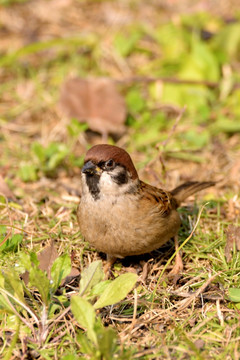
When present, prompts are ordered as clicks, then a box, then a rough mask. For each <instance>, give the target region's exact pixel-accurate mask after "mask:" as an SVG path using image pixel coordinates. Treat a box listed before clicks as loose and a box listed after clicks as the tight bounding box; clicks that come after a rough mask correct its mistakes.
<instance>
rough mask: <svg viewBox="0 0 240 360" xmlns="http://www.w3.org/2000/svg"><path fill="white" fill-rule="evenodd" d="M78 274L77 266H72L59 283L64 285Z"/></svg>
mask: <svg viewBox="0 0 240 360" xmlns="http://www.w3.org/2000/svg"><path fill="white" fill-rule="evenodd" d="M79 275H80V271H79V270H78V269H77V268H75V267H72V269H71V272H70V274H69V275H68V276H67V277H65V279H63V280H62V283H61V285H62V286H66V285H67V284H69V283H71V282H72V281H73V280H74V279H75V278H76V277H78V276H79Z"/></svg>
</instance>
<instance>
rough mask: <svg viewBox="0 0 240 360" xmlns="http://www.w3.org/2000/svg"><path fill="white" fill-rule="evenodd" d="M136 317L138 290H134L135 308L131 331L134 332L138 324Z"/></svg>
mask: <svg viewBox="0 0 240 360" xmlns="http://www.w3.org/2000/svg"><path fill="white" fill-rule="evenodd" d="M136 316H137V290H136V289H134V307H133V318H132V324H131V330H133V328H134V326H135V324H136Z"/></svg>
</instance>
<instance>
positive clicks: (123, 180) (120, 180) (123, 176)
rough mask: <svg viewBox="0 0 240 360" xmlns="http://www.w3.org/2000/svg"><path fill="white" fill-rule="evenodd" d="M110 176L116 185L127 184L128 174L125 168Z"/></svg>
mask: <svg viewBox="0 0 240 360" xmlns="http://www.w3.org/2000/svg"><path fill="white" fill-rule="evenodd" d="M111 176H112V179H113V181H114V182H115V183H117V184H118V185H123V184H127V182H128V176H127V172H126V170H125V169H124V170H122V171H120V172H119V173H118V174H117V175H111Z"/></svg>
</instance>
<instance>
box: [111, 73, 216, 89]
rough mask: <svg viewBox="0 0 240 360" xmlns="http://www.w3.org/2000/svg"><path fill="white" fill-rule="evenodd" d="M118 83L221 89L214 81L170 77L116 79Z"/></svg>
mask: <svg viewBox="0 0 240 360" xmlns="http://www.w3.org/2000/svg"><path fill="white" fill-rule="evenodd" d="M115 81H116V82H118V83H120V84H121V83H123V84H125V83H136V82H140V83H141V82H142V83H151V82H156V81H162V82H166V83H172V84H180V85H181V84H186V85H205V86H208V87H210V88H217V87H219V83H218V82H214V81H207V80H187V79H178V78H170V77H164V76H160V77H142V76H133V77H131V78H128V79H120V80H119V79H115Z"/></svg>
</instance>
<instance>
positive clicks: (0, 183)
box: [0, 175, 16, 201]
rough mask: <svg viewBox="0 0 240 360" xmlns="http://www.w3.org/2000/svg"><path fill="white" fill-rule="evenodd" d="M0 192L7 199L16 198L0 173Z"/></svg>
mask: <svg viewBox="0 0 240 360" xmlns="http://www.w3.org/2000/svg"><path fill="white" fill-rule="evenodd" d="M0 194H2V195H4V196H6V198H7V199H9V200H14V201H16V198H15V196H14V194H13V193H12V191H11V190H10V189H9V187H8V185H7V184H6V183H5V181H4V179H3V177H2V175H0Z"/></svg>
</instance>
